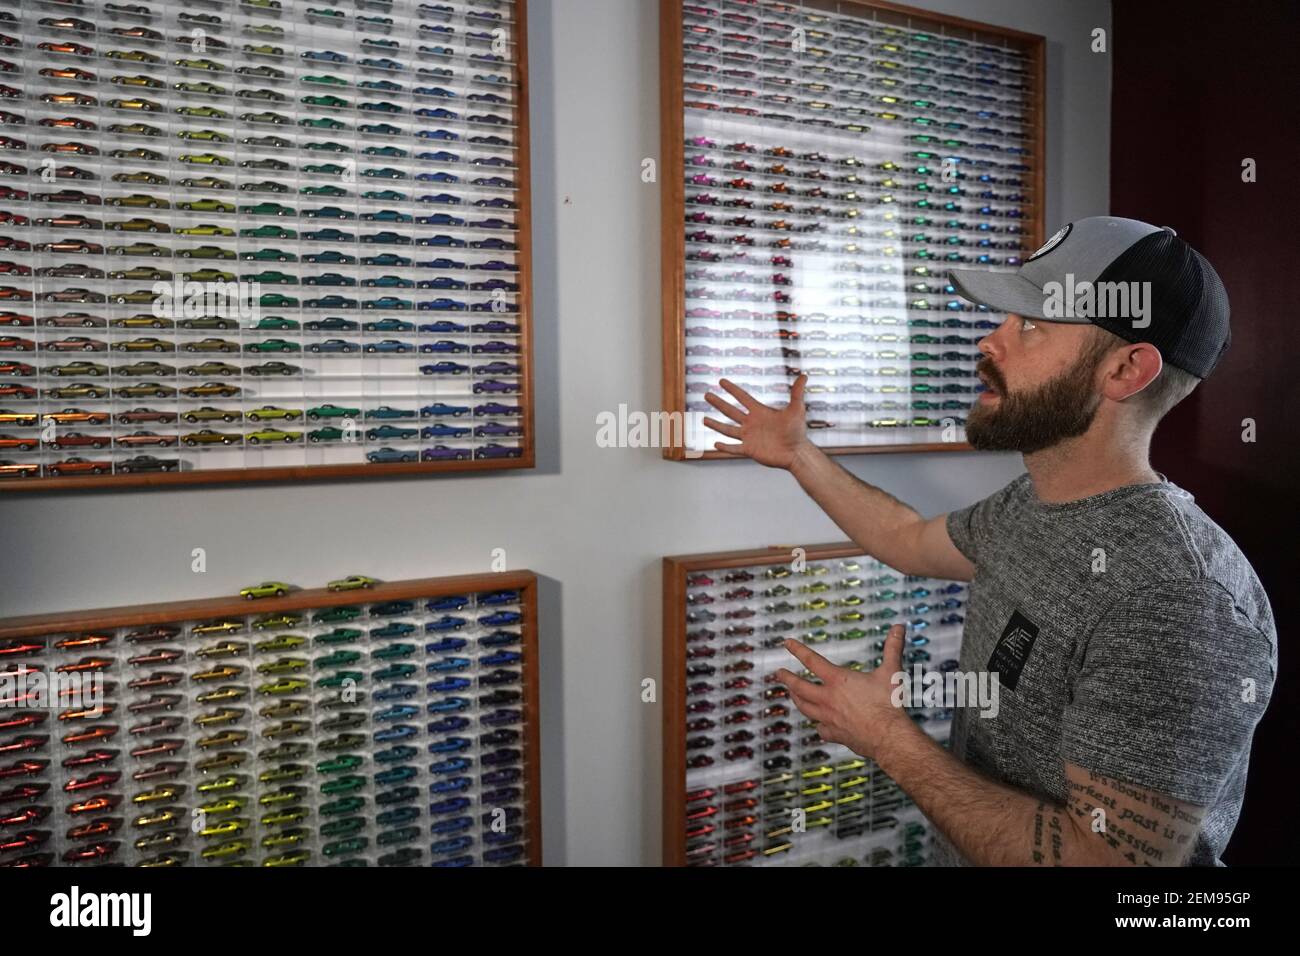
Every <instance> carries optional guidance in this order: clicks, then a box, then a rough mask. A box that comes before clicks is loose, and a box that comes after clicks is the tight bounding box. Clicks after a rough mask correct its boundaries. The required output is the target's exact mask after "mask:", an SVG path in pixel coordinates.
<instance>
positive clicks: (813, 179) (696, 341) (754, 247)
mask: <svg viewBox="0 0 1300 956" xmlns="http://www.w3.org/2000/svg"><path fill="white" fill-rule="evenodd" d="M661 15H662V16H663V18H664V20H665V23H664V33H663V35H664V36H665V37H669V38H672V39H671V41H670V42H669V43H668V44H667V46H666V47H665V49H664V51H663V52H662V54H661V56H662V66H661V69H662V71H663V77H662V91H663V107H662V109H663V140H664V142H663V154H664V156H665V163H666V170H665V176H666V177H668V178H671V179H675V180H676V181H677V182H678V183H680V184H681V185H680V186H678V185H677V184H676V183H674V185H673V187H672V188H668V187H665V189H664V194H663V195H664V198H663V227H664V229H665V230H671V232H670V234H669V235H668V236H666V237H665V238H666V242H667V243H669V244H667V245H666V246H665V250H666V251H665V256H664V259H663V269H664V289H665V294H664V322H665V336H664V341H665V342H666V343H668V344H667V345H666V349H667V351H666V354H665V356H664V362H665V379H664V382H665V385H664V393H665V394H664V407H665V408H666V409H668V410H670V411H676V412H679V413H681V414H683V415H684V416H685V420H686V427H685V428H684V429H683V431H684V433H685V439H684V440H683V441H682V442H681V443H678V444H675V445H674V446H673V447H671V448H669V449H668V450H667V451H666V454H667V455H668V456H669V457H673V458H683V457H701V456H700V455H699V454H698V452H701V451H707V454H706V455H704V457H715V456H717V455H719V454H722V453H719V452H716V451H712V449H713V445H714V442H715V441H718V440H719V436H718V435H717V434H716V433H714V432H712V431H711V430H709V429H708V428H707V427H704V426H702V425H700V424H699V419H701V418H702V417H703V416H704V415H705V414H708V413H711V412H712V409H711V408H710V406H709V405H708V404H707V403H706V402H705V401H704V394H705V393H707V392H709V391H720V389H719V388H718V386H717V382H718V379H720V378H723V377H725V378H728V379H730V380H731V381H733V382H736V383H737V384H739V385H740V386H741V387H743V388H745V389H746V390H748V391H749V392H751V393H752V394H753V395H754V396H755V397H757V398H758V399H759V400H760V401H764V402H775V403H777V404H780V403H783V402H784V401H786V400H787V399H788V396H789V393H790V388H791V385H792V383H793V382H794V380H795V379H796V378H797V377H798V376H799V375H800V374H806V375H807V376H808V384H807V389H806V394H805V402H806V407H807V411H808V425H809V427H810V429H812V430H813V431H812V435H813V439H814V441H816V442H817V443H818V444H819V445H822V446H823V447H826V448H827V449H828V450H835V451H870V450H876V449H879V448H881V447H890V446H892V447H894V448H895V449H896V448H897V447H898V446H901V445H907V446H911V447H925V448H936V449H937V448H955V447H966V446H965V442H964V430H963V428H964V424H965V417H966V414H967V409H969V408H970V407H971V406H972V404H973V402H974V400H975V398H976V395H977V393H978V392H979V391H980V390H982V388H983V386H982V385H981V383H980V382H979V380H978V378H977V377H976V376H975V374H974V370H973V369H974V365H975V362H976V360H977V359H978V358H979V353H978V350H977V343H978V342H979V339H980V338H981V337H982V336H983V335H985V334H987V333H988V331H989V330H991V329H994V328H996V327H997V325H998V324H999V323H1000V322H1001V321H1002V320H1003V316H1001V315H1000V314H995V313H990V312H988V310H987V309H986V308H984V307H982V306H979V307H977V306H975V305H972V304H971V303H969V302H967V301H966V300H964V299H963V298H961V297H960V296H959V295H957V293H956V290H955V288H954V287H953V286H952V285H951V284H950V283H949V282H948V279H947V275H946V272H947V269H948V268H949V267H963V268H970V267H971V266H978V265H987V266H988V267H989V268H991V269H998V270H1001V269H1014V268H1016V267H1017V266H1018V265H1019V264H1020V263H1021V260H1022V257H1023V256H1025V255H1027V254H1028V253H1027V252H1026V251H1025V250H1027V249H1028V250H1032V249H1034V248H1036V247H1037V243H1038V241H1039V240H1040V239H1041V236H1042V225H1043V224H1042V202H1041V196H1042V184H1041V176H1042V169H1043V166H1042V164H1043V143H1042V129H1043V121H1042V117H1043V100H1042V79H1041V74H1040V71H1041V65H1042V38H1041V37H1037V38H1036V37H1031V36H1030V35H1028V34H1018V33H1013V32H1010V31H1001V30H995V29H994V28H991V27H990V28H983V27H981V28H980V29H979V30H978V31H975V30H972V29H971V25H969V24H963V25H961V26H954V25H953V24H954V22H953V21H949V20H946V19H945V18H942V17H939V16H937V15H934V14H928V13H926V12H925V11H914V12H908V13H907V14H903V13H901V12H900V11H899V8H897V7H890V8H888V9H886V8H883V7H882V8H878V7H875V6H873V5H872V4H870V3H866V2H861V3H860V2H850V0H846V2H830V3H812V2H808V3H786V2H773V0H759V2H736V0H717V2H708V3H705V4H697V3H689V2H682V0H662V3H661ZM724 397H725V396H724ZM688 452H693V453H692V454H687V453H688Z"/></svg>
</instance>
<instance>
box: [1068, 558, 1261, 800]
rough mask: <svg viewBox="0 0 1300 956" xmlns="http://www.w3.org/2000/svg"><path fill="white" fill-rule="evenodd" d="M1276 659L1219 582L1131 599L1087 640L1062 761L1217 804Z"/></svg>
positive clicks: (1145, 592) (1244, 749) (1188, 583)
mask: <svg viewBox="0 0 1300 956" xmlns="http://www.w3.org/2000/svg"><path fill="white" fill-rule="evenodd" d="M1274 660H1275V650H1274V647H1273V643H1272V641H1271V639H1270V638H1269V637H1268V636H1267V634H1266V633H1265V632H1263V631H1261V630H1260V629H1259V628H1258V627H1256V626H1255V625H1254V624H1253V623H1252V622H1251V621H1250V620H1249V619H1248V618H1247V617H1246V616H1245V615H1244V613H1243V612H1242V611H1241V610H1240V609H1239V608H1237V607H1236V605H1235V603H1234V601H1233V600H1232V596H1231V594H1229V593H1228V591H1227V590H1226V589H1225V588H1223V587H1222V586H1221V585H1219V584H1218V583H1217V582H1214V581H1210V580H1180V581H1167V582H1162V583H1160V584H1159V585H1156V586H1154V587H1150V588H1143V589H1141V590H1140V591H1135V592H1130V593H1128V594H1125V595H1124V596H1122V597H1121V598H1119V599H1118V600H1117V601H1116V602H1115V603H1114V604H1113V605H1112V606H1111V607H1110V608H1109V609H1108V610H1107V611H1106V613H1104V614H1103V615H1102V617H1101V619H1100V621H1099V622H1098V624H1097V626H1096V627H1095V628H1094V629H1093V632H1092V634H1091V635H1090V636H1089V637H1088V642H1087V645H1086V647H1085V649H1084V655H1083V661H1082V666H1081V669H1080V672H1079V674H1078V675H1077V677H1076V680H1075V684H1074V687H1073V692H1072V694H1071V697H1070V701H1069V703H1068V705H1067V706H1066V709H1065V713H1064V715H1063V721H1062V756H1063V757H1064V759H1065V761H1066V762H1067V763H1072V764H1075V765H1077V766H1079V767H1082V768H1083V769H1085V770H1091V771H1093V772H1094V773H1098V774H1102V775H1103V776H1107V777H1112V778H1114V779H1117V780H1121V781H1124V782H1126V783H1129V784H1134V785H1137V786H1141V787H1145V788H1147V789H1150V790H1154V791H1157V792H1160V793H1164V794H1167V795H1169V796H1171V797H1174V798H1176V799H1179V800H1183V801H1186V802H1188V803H1192V804H1197V805H1200V806H1208V805H1210V804H1212V803H1214V801H1215V798H1216V797H1217V795H1218V794H1219V792H1220V790H1221V789H1222V788H1223V786H1224V785H1225V783H1226V781H1227V780H1228V778H1229V777H1230V775H1231V773H1232V771H1233V768H1234V767H1236V766H1237V765H1239V764H1240V763H1241V761H1242V759H1243V757H1245V756H1246V755H1247V754H1248V753H1249V750H1250V742H1251V737H1252V736H1253V735H1254V732H1255V725H1256V724H1257V723H1258V722H1259V719H1260V717H1262V716H1263V714H1264V708H1265V707H1266V706H1267V705H1268V699H1269V696H1270V694H1271V693H1272V689H1273V678H1274V669H1275V668H1274V663H1273V662H1274Z"/></svg>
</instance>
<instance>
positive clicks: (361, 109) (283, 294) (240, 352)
mask: <svg viewBox="0 0 1300 956" xmlns="http://www.w3.org/2000/svg"><path fill="white" fill-rule="evenodd" d="M524 13H525V7H524V4H523V3H522V2H519V3H512V2H509V0H469V2H463V0H455V2H449V3H421V2H417V0H393V2H388V0H359V2H356V3H349V4H346V5H343V6H340V7H328V6H318V5H314V4H309V3H306V2H303V0H296V2H295V0H283V2H280V0H276V2H262V0H239V2H235V0H225V2H213V0H195V2H193V3H147V4H133V3H128V4H116V3H96V2H90V0H86V2H78V3H53V2H39V0H31V2H26V0H25V2H22V3H17V4H11V5H9V6H7V7H6V9H5V12H4V15H3V16H0V479H6V478H9V479H15V480H14V481H13V482H12V483H11V484H13V485H23V484H34V485H40V486H44V487H50V486H55V487H57V486H61V485H63V486H67V485H84V484H100V483H116V484H122V483H127V484H132V483H135V484H139V483H146V482H147V483H151V484H153V483H159V482H163V483H166V482H168V481H177V480H188V481H193V480H196V479H195V476H194V475H193V474H192V473H194V472H201V473H202V475H201V476H200V478H201V480H205V481H206V480H241V479H249V478H284V477H303V476H311V475H317V476H328V475H352V474H366V473H374V472H375V471H377V470H378V471H385V470H390V471H391V470H399V471H400V470H407V471H419V470H438V469H446V468H466V467H468V468H475V467H512V466H521V465H522V466H526V465H528V464H530V463H531V460H532V445H531V435H530V429H531V425H530V422H531V400H530V395H531V384H530V382H531V379H530V374H531V373H530V367H529V330H528V322H529V281H530V280H529V274H528V268H529V264H528V235H527V223H528V158H527V116H526V104H527V91H526V79H525V59H526V54H525V52H524V31H523V29H522V16H523V15H524ZM403 465H404V467H399V466H403ZM376 466H392V467H390V468H377V467H376ZM187 476H188V477H187ZM25 478H27V479H37V480H36V481H34V482H22V481H20V480H18V479H25Z"/></svg>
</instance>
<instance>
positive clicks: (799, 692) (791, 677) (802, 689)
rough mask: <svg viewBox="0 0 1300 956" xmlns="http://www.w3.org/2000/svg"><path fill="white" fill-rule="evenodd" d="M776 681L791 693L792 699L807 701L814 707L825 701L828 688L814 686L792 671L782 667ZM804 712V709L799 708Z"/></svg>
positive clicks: (777, 673) (778, 671) (819, 685)
mask: <svg viewBox="0 0 1300 956" xmlns="http://www.w3.org/2000/svg"><path fill="white" fill-rule="evenodd" d="M775 676H776V679H777V680H778V681H780V682H781V683H782V684H784V685H785V686H786V687H787V688H788V689H789V691H790V695H791V696H792V697H797V698H800V699H802V700H806V701H808V702H810V703H812V704H814V705H816V704H821V703H822V702H823V701H824V700H825V696H826V688H825V687H824V686H822V685H821V684H814V683H813V682H812V681H810V680H808V679H807V678H806V677H800V676H799V675H798V674H796V673H795V672H794V671H792V670H787V669H786V668H784V667H782V668H779V669H778V670H777V672H776V675H775ZM799 709H800V710H803V708H802V707H800V708H799Z"/></svg>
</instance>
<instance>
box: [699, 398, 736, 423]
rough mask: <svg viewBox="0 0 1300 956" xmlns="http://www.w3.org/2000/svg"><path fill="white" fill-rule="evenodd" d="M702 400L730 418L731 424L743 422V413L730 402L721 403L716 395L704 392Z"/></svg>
mask: <svg viewBox="0 0 1300 956" xmlns="http://www.w3.org/2000/svg"><path fill="white" fill-rule="evenodd" d="M704 400H705V401H706V402H708V403H709V404H710V405H712V406H713V407H714V408H716V409H717V410H718V411H720V412H722V414H724V415H726V416H727V417H728V418H730V419H731V420H732V421H733V422H744V420H745V413H744V412H743V411H741V410H740V409H739V408H737V407H736V406H735V405H733V404H731V402H725V401H723V400H722V399H721V398H719V397H718V395H717V394H716V393H714V392H705V393H704Z"/></svg>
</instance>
